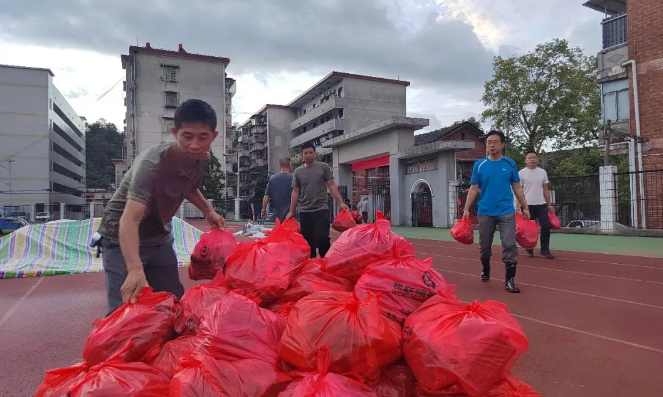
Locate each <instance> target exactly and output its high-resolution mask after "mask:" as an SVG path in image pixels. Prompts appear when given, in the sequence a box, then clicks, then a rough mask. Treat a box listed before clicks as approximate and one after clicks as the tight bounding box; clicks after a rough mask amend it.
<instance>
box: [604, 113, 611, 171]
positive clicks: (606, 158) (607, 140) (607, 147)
mask: <svg viewBox="0 0 663 397" xmlns="http://www.w3.org/2000/svg"><path fill="white" fill-rule="evenodd" d="M611 131H612V121H610V120H608V122H607V123H606V125H605V134H604V138H605V153H603V165H604V166H606V167H607V166H609V165H610V132H611Z"/></svg>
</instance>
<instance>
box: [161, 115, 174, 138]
mask: <svg viewBox="0 0 663 397" xmlns="http://www.w3.org/2000/svg"><path fill="white" fill-rule="evenodd" d="M173 127H175V119H173V118H172V117H164V118H163V132H164V133H166V134H168V133H172V132H173Z"/></svg>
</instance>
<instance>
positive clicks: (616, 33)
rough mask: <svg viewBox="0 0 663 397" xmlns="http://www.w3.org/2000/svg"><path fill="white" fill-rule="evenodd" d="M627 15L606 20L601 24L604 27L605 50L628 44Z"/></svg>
mask: <svg viewBox="0 0 663 397" xmlns="http://www.w3.org/2000/svg"><path fill="white" fill-rule="evenodd" d="M626 21H627V18H626V14H621V15H617V16H614V17H610V18H606V19H604V20H603V22H601V25H602V27H603V49H604V50H605V49H607V48H612V47H615V46H618V45H620V44H624V43H626V41H627V40H628V34H627V33H628V29H627V25H626V23H627V22H626Z"/></svg>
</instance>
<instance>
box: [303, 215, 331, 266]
mask: <svg viewBox="0 0 663 397" xmlns="http://www.w3.org/2000/svg"><path fill="white" fill-rule="evenodd" d="M299 224H300V226H301V229H302V236H304V239H305V240H306V242H307V243H308V245H309V246H310V247H311V258H315V257H316V254H317V252H316V250H317V251H318V252H319V253H320V258H324V257H325V255H326V254H327V251H329V247H330V245H331V243H330V240H329V210H319V211H313V212H301V211H300V212H299Z"/></svg>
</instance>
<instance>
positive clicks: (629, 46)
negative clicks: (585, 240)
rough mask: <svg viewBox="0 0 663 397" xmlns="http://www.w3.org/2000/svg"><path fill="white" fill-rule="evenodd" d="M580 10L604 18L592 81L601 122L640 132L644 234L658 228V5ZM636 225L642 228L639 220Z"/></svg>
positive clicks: (662, 23) (662, 210) (662, 11)
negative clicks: (597, 89) (595, 83)
mask: <svg viewBox="0 0 663 397" xmlns="http://www.w3.org/2000/svg"><path fill="white" fill-rule="evenodd" d="M584 5H585V6H586V7H589V8H592V9H594V10H597V11H599V12H601V13H604V15H605V18H604V19H603V21H602V22H601V25H602V35H603V49H602V50H601V51H600V52H599V54H598V75H597V77H598V83H599V84H600V86H601V92H602V97H603V98H602V113H603V121H604V122H606V121H607V120H611V121H612V122H613V124H615V123H616V125H618V126H622V127H623V128H624V129H626V130H627V131H630V134H631V136H633V137H637V135H638V132H639V134H640V137H641V138H642V139H641V140H640V142H641V144H642V145H641V147H642V169H643V170H644V171H645V172H644V173H643V175H642V179H641V177H640V175H638V176H637V181H636V189H637V190H639V189H640V181H641V180H642V182H643V183H642V184H643V186H644V195H643V196H642V197H639V200H638V202H639V203H641V205H642V204H643V205H644V207H645V210H646V220H647V225H646V226H647V228H648V229H660V228H663V201H662V200H661V199H660V194H661V192H662V191H663V171H659V172H655V171H657V170H663V1H661V0H589V1H586V2H585V3H584ZM638 127H639V128H638ZM638 157H639V156H636V164H637V158H638ZM638 213H640V208H638ZM638 224H639V226H640V227H642V221H641V220H640V222H638Z"/></svg>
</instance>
